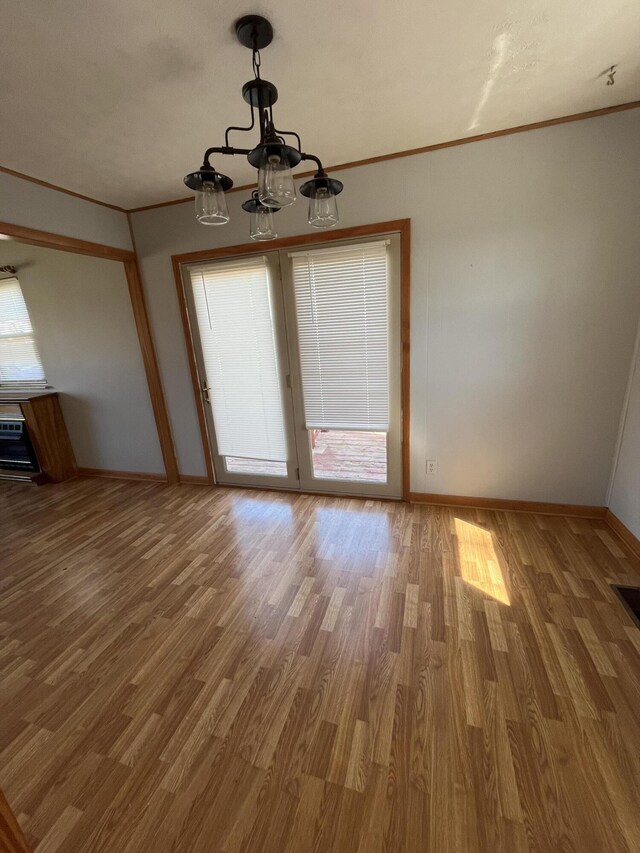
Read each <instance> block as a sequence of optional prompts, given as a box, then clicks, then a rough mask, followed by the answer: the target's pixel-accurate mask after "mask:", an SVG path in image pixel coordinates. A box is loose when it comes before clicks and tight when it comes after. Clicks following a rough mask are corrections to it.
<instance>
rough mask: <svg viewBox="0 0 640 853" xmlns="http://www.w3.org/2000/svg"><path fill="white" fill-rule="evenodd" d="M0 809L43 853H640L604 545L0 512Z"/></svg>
mask: <svg viewBox="0 0 640 853" xmlns="http://www.w3.org/2000/svg"><path fill="white" fill-rule="evenodd" d="M0 525H1V527H2V530H1V539H0V553H1V572H0V578H1V584H2V593H1V599H0V638H1V646H0V649H1V652H0V704H1V709H0V715H1V716H0V720H1V725H0V785H1V786H2V788H3V789H4V790H5V793H6V795H7V798H8V800H9V802H10V804H11V806H12V808H13V810H14V812H15V813H16V815H17V816H18V818H19V821H20V823H21V825H22V826H23V828H24V831H25V834H26V836H27V839H28V840H29V842H30V843H31V844H32V845H33V847H34V848H36V849H37V850H38V851H46V853H53V851H65V853H76V851H110V853H121V851H152V853H162V851H185V852H186V851H188V853H198V851H206V852H207V853H218V851H219V852H220V853H221V852H222V851H225V853H232V852H233V851H247V853H249V851H250V853H259V851H265V853H302V851H319V852H320V853H324V851H335V853H373V851H383V850H385V851H403V852H404V851H406V852H407V853H410V851H420V853H450V851H451V852H452V851H458V853H467V851H492V853H494V851H500V852H501V851H504V852H505V853H507V852H508V853H520V851H540V853H547V851H549V853H558V851H563V853H571V851H576V853H578V851H579V852H580V853H590V852H591V851H592V853H607V852H608V851H611V853H631V851H638V850H640V822H639V814H640V809H639V808H638V793H639V791H640V759H639V756H638V744H639V742H640V738H639V731H638V729H639V725H638V724H639V709H640V658H639V649H640V631H639V630H638V629H637V628H636V627H635V626H634V625H633V623H632V621H631V619H630V618H629V617H628V616H627V614H626V613H625V611H624V609H623V608H622V606H621V604H620V603H619V601H618V600H617V599H616V597H615V596H614V595H613V593H612V592H611V590H610V589H609V583H610V582H612V581H617V582H621V583H637V582H638V574H637V570H638V563H637V561H635V560H634V558H633V557H632V556H631V555H630V554H629V553H628V552H626V551H625V549H624V547H623V545H622V544H621V543H620V542H619V541H618V540H617V539H616V538H615V536H614V535H613V534H612V533H611V532H610V531H609V529H608V528H607V527H606V526H605V525H604V523H603V522H596V521H586V520H577V519H565V518H554V517H548V516H541V515H540V516H536V515H528V514H517V513H504V512H489V511H481V510H453V509H443V508H433V507H425V506H418V505H406V504H396V503H384V502H377V501H357V500H346V499H339V498H335V499H334V498H317V497H311V496H304V495H302V496H296V495H286V494H275V493H268V492H247V491H241V490H231V489H209V488H204V487H199V486H175V487H170V486H164V485H161V484H148V483H131V482H118V481H107V480H95V479H93V480H91V479H85V480H76V481H73V482H69V483H65V484H62V485H59V486H55V487H43V488H33V487H28V486H27V487H25V486H23V485H20V484H1V487H0Z"/></svg>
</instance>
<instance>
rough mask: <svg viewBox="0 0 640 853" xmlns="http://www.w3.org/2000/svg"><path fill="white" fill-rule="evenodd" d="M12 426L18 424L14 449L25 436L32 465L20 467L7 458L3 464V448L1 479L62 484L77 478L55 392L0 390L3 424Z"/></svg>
mask: <svg viewBox="0 0 640 853" xmlns="http://www.w3.org/2000/svg"><path fill="white" fill-rule="evenodd" d="M11 422H13V423H14V424H15V432H16V439H15V440H14V446H15V443H16V441H18V436H22V437H23V438H24V441H25V444H26V445H27V446H28V449H29V455H30V457H31V460H32V464H31V465H27V464H20V463H17V462H16V461H15V460H12V459H9V458H7V457H8V454H5V458H4V462H3V457H2V446H1V445H0V479H10V480H32V481H34V482H36V483H59V482H61V481H62V480H68V479H69V478H71V477H75V476H76V474H77V466H76V460H75V456H74V453H73V449H72V447H71V442H70V441H69V434H68V433H67V427H66V426H65V422H64V418H63V417H62V411H61V409H60V401H59V399H58V394H57V392H56V391H9V390H6V389H5V390H1V389H0V424H3V425H4V426H6V425H7V424H8V423H11ZM25 432H26V437H24V433H25ZM34 469H37V470H34Z"/></svg>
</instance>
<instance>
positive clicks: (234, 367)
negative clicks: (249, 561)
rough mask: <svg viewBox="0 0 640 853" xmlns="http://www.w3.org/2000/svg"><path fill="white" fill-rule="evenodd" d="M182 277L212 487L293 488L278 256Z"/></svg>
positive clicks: (203, 266) (185, 272)
mask: <svg viewBox="0 0 640 853" xmlns="http://www.w3.org/2000/svg"><path fill="white" fill-rule="evenodd" d="M182 276H183V283H184V291H185V295H186V301H187V309H188V314H189V321H190V331H191V337H192V341H193V344H194V347H193V349H194V353H195V360H196V365H197V372H198V379H199V383H200V389H201V393H202V398H203V401H204V410H205V414H206V421H207V431H208V436H209V443H210V447H211V455H212V459H213V465H214V470H215V477H216V482H218V483H226V484H236V485H242V486H266V487H270V488H288V489H296V488H299V485H300V484H299V478H298V470H297V469H298V464H297V459H296V447H295V438H294V430H293V410H292V401H291V392H290V390H289V387H288V384H289V364H288V353H287V346H286V340H287V336H286V331H285V325H284V310H283V304H282V287H281V282H280V265H279V257H278V253H277V252H272V253H265V254H260V255H257V254H252V255H247V256H244V257H240V258H236V259H234V260H231V261H217V262H204V263H197V264H192V265H186V266H184V267H183V269H182Z"/></svg>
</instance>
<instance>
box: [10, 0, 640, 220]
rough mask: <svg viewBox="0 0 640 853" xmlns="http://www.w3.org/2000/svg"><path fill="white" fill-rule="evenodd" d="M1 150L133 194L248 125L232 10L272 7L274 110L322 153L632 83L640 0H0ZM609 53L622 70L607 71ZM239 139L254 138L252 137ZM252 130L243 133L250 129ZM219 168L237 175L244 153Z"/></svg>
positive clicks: (433, 133)
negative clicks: (610, 80) (609, 80)
mask: <svg viewBox="0 0 640 853" xmlns="http://www.w3.org/2000/svg"><path fill="white" fill-rule="evenodd" d="M0 10H1V14H2V29H1V32H2V63H1V66H0V93H1V94H0V98H1V99H2V124H3V127H2V133H1V134H0V164H1V165H2V166H4V167H6V168H9V169H14V170H17V171H20V172H24V173H26V174H28V175H31V176H33V177H36V178H40V179H41V180H46V181H49V182H51V183H54V184H57V185H59V186H62V187H65V188H67V189H70V190H74V191H76V192H79V193H83V194H86V195H89V196H91V197H93V198H96V199H100V200H102V201H106V202H110V203H112V204H117V205H121V206H123V207H126V208H131V207H136V206H141V205H145V204H153V203H155V202H161V201H167V200H169V199H174V198H180V197H184V196H185V195H186V194H188V191H185V188H184V186H183V184H182V176H183V175H184V174H185V173H187V172H190V171H192V170H194V169H196V168H197V167H198V166H199V165H200V162H201V157H202V152H203V150H204V149H205V148H206V147H207V146H209V145H221V144H223V134H224V130H225V128H226V127H227V125H230V124H240V125H242V124H245V123H247V119H248V107H247V106H246V104H245V103H244V101H243V100H242V97H241V92H240V90H241V87H242V84H243V83H244V82H245V81H246V80H248V79H250V77H251V76H252V74H251V54H250V52H249V51H247V50H246V49H245V48H242V47H241V46H240V45H239V44H238V43H237V41H236V40H235V36H234V35H233V30H232V24H233V21H234V20H235V19H236V18H237V17H239V16H240V15H241V14H246V13H249V12H257V13H260V14H264V15H266V16H267V17H269V19H270V20H271V21H272V23H273V26H274V28H275V33H276V35H275V39H274V42H273V44H272V45H271V46H270V47H268V48H267V49H265V50H264V51H263V53H262V75H263V77H264V78H266V79H268V80H271V81H272V82H274V83H275V84H276V85H277V86H278V89H279V92H280V100H279V101H278V104H277V105H276V107H275V118H276V124H277V125H278V126H279V127H281V128H285V129H294V130H297V131H298V132H299V133H300V134H301V136H302V143H303V146H304V149H305V150H307V151H311V152H313V153H316V154H318V155H319V156H320V157H321V158H322V160H323V162H324V163H325V164H326V165H331V164H339V163H344V162H349V161H352V160H359V159H362V158H366V157H373V156H376V155H379V154H388V153H390V152H393V151H400V150H405V149H408V148H416V147H420V146H423V145H431V144H434V143H438V142H444V141H447V140H451V139H457V138H460V137H464V136H473V135H475V134H478V133H486V132H489V131H493V130H499V129H502V128H508V127H513V126H516V125H521V124H528V123H530V122H534V121H540V120H544V119H547V118H553V117H557V116H563V115H567V114H570V113H576V112H582V111H586V110H592V109H597V108H600V107H606V106H609V105H613V104H621V103H625V102H628V101H632V100H636V99H640V51H639V50H638V45H639V44H640V5H639V4H638V0H604V2H603V0H511V2H507V0H476V2H475V3H472V2H469V0H449V2H447V3H443V2H441V0H396V2H389V0H269V2H250V0H248V2H247V3H245V4H243V5H239V4H238V3H237V2H234V0H179V2H176V0H107V2H105V0H101V2H98V0H84V2H78V0H47V2H43V0H20V2H16V0H0ZM612 64H617V65H618V70H617V73H616V76H615V85H613V86H607V85H606V77H600V76H599V75H600V74H601V73H602V72H603V71H604V70H605V69H606V68H607V67H608V66H610V65H612ZM242 137H243V135H242V134H239V135H238V136H236V137H235V141H236V144H237V145H240V146H241V147H250V146H246V141H247V137H248V135H246V136H245V138H244V139H243V138H242ZM251 140H252V141H253V137H251ZM214 163H215V165H216V166H217V168H218V169H219V170H220V171H222V172H225V173H226V174H229V175H230V176H231V177H232V178H233V179H234V181H235V182H236V183H237V184H238V183H250V182H251V181H252V180H253V179H254V173H253V171H252V170H251V168H250V167H249V165H248V164H247V163H246V161H244V160H243V159H242V158H239V157H219V158H218V159H217V160H215V161H214Z"/></svg>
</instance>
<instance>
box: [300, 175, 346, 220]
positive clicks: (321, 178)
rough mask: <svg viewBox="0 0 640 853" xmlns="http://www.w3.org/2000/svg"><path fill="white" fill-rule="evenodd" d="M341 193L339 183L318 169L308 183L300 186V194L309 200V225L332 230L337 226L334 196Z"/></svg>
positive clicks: (336, 206)
mask: <svg viewBox="0 0 640 853" xmlns="http://www.w3.org/2000/svg"><path fill="white" fill-rule="evenodd" d="M341 192H342V183H341V181H336V180H334V179H333V178H330V177H328V175H327V173H326V172H325V171H324V169H318V171H317V172H316V174H315V175H314V176H313V178H312V179H311V180H310V181H306V183H304V184H302V186H301V187H300V193H301V195H303V196H306V197H307V198H308V199H309V225H311V226H312V227H313V228H333V226H334V225H337V224H338V220H339V217H338V204H337V202H336V196H337V195H338V194H339V193H341Z"/></svg>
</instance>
